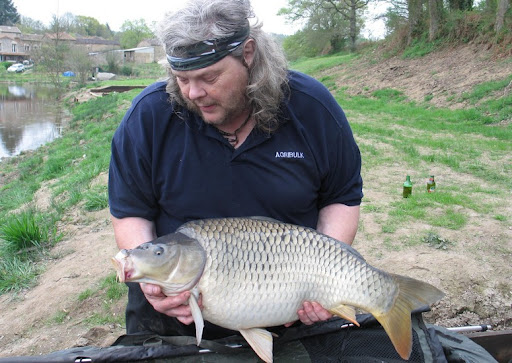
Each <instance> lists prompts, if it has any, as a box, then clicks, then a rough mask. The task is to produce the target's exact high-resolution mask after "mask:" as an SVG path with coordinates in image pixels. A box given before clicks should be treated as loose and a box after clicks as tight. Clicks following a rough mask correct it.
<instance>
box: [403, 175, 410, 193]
mask: <svg viewBox="0 0 512 363" xmlns="http://www.w3.org/2000/svg"><path fill="white" fill-rule="evenodd" d="M402 194H403V196H404V198H409V196H410V195H411V194H412V181H411V176H410V175H407V176H406V177H405V182H404V191H403V193H402Z"/></svg>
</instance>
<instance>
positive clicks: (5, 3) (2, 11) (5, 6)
mask: <svg viewBox="0 0 512 363" xmlns="http://www.w3.org/2000/svg"><path fill="white" fill-rule="evenodd" d="M19 21H20V14H18V9H16V7H15V6H14V5H13V3H12V0H0V25H14V24H16V23H17V22H19Z"/></svg>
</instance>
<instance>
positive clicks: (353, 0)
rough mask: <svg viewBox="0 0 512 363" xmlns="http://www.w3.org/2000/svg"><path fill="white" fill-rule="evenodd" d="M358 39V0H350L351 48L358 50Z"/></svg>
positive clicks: (353, 50)
mask: <svg viewBox="0 0 512 363" xmlns="http://www.w3.org/2000/svg"><path fill="white" fill-rule="evenodd" d="M356 40H357V0H350V50H351V51H352V52H355V51H356Z"/></svg>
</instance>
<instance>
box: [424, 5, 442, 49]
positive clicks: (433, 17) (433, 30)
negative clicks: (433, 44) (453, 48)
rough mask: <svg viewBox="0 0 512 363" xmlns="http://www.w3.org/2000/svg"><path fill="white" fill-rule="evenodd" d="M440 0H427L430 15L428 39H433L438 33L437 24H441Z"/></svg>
mask: <svg viewBox="0 0 512 363" xmlns="http://www.w3.org/2000/svg"><path fill="white" fill-rule="evenodd" d="M442 6H443V3H442V0H428V10H429V15H430V23H429V33H428V40H429V41H433V40H435V39H436V38H437V36H438V33H439V24H441V7H442Z"/></svg>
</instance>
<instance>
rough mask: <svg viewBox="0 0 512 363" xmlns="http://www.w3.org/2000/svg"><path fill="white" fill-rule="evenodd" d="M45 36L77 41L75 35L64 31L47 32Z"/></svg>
mask: <svg viewBox="0 0 512 363" xmlns="http://www.w3.org/2000/svg"><path fill="white" fill-rule="evenodd" d="M44 36H45V37H47V38H50V39H59V40H70V41H76V38H75V37H73V36H71V35H69V34H68V33H66V32H62V33H46V34H45V35H44Z"/></svg>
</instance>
